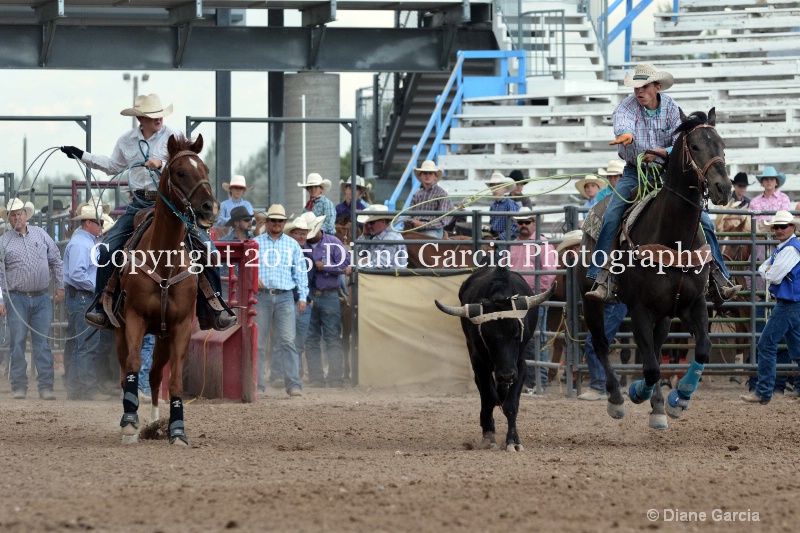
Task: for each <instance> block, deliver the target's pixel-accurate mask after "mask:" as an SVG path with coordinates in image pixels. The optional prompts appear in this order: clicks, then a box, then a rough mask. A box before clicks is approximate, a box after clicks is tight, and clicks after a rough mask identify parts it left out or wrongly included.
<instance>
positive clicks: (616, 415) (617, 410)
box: [606, 402, 625, 420]
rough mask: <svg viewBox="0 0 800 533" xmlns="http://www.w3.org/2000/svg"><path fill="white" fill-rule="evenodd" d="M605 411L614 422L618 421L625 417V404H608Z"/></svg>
mask: <svg viewBox="0 0 800 533" xmlns="http://www.w3.org/2000/svg"><path fill="white" fill-rule="evenodd" d="M606 411H608V415H609V416H610V417H611V418H613V419H614V420H619V419H621V418H623V417H624V416H625V404H624V403H621V404H619V405H616V404H613V403H611V402H608V403H607V404H606Z"/></svg>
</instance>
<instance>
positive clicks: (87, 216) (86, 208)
mask: <svg viewBox="0 0 800 533" xmlns="http://www.w3.org/2000/svg"><path fill="white" fill-rule="evenodd" d="M102 216H103V212H102V211H101V210H100V209H98V208H97V207H96V206H93V205H90V204H87V203H84V204H81V208H80V209H78V214H77V215H76V216H74V217H72V220H100V219H101V218H102Z"/></svg>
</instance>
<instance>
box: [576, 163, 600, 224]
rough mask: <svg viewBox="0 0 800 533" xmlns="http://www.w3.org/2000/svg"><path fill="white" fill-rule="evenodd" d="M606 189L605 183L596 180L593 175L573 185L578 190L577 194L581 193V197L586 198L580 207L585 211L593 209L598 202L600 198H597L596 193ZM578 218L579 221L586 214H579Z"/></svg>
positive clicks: (586, 176)
mask: <svg viewBox="0 0 800 533" xmlns="http://www.w3.org/2000/svg"><path fill="white" fill-rule="evenodd" d="M606 187H607V183H606V181H605V180H603V179H601V178H598V177H597V176H595V175H594V174H587V175H585V176H584V177H583V179H582V180H578V181H577V182H576V183H575V188H576V189H578V192H579V193H581V196H583V197H584V198H586V202H584V204H583V205H582V206H581V207H584V208H587V209H591V208H592V207H594V206H595V205H596V204H597V202H599V201H600V198H598V197H597V195H598V193H599V192H600V190H601V189H605V188H606ZM580 218H581V220H583V219H585V218H586V213H581V217H580Z"/></svg>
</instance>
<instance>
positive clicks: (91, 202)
mask: <svg viewBox="0 0 800 533" xmlns="http://www.w3.org/2000/svg"><path fill="white" fill-rule="evenodd" d="M87 205H94V206H95V207H97V208H99V207H100V206H101V205H102V206H103V212H104V213H106V214H108V213H110V212H111V204H104V203H103V201H102V200H101V199H100V198H99V197H97V196H92V197H91V198H90V199H89V201H88V202H81V203H79V204H78V207H76V208H75V212H76V213H80V211H81V208H82V207H84V206H87ZM73 220H74V219H73Z"/></svg>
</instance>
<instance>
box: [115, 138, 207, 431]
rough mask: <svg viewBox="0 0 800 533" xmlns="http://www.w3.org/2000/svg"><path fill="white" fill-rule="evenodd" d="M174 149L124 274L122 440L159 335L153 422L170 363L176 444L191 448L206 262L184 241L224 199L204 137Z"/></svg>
mask: <svg viewBox="0 0 800 533" xmlns="http://www.w3.org/2000/svg"><path fill="white" fill-rule="evenodd" d="M167 148H168V153H169V156H168V157H169V159H168V161H167V164H166V166H165V168H164V170H163V172H162V173H161V180H160V182H159V184H158V191H159V197H158V199H157V200H156V204H155V210H154V213H153V221H152V224H151V225H150V227H149V228H148V229H147V230H146V231H145V232H144V233H143V235H142V237H141V240H140V241H139V243H138V245H137V246H136V249H135V251H131V252H129V253H128V254H129V257H128V263H127V265H126V266H125V267H124V268H123V269H122V274H121V276H120V282H119V283H120V289H121V291H122V294H123V295H124V296H123V298H124V303H123V305H122V310H121V312H120V317H121V318H122V319H123V321H122V322H121V325H120V327H118V328H117V356H118V358H119V364H120V368H121V371H122V375H123V382H122V388H123V390H124V393H125V396H124V399H123V401H122V405H123V408H124V414H123V415H122V421H121V422H120V425H121V426H122V442H123V443H134V442H136V441H137V439H138V431H139V415H138V414H137V411H138V408H139V401H138V374H139V370H140V368H141V365H142V358H141V355H140V352H141V348H142V337H144V335H145V334H147V333H152V334H155V335H157V338H156V346H155V350H154V351H153V366H152V368H151V370H150V388H151V390H152V391H153V395H152V402H153V403H152V416H151V421H157V420H158V392H159V390H160V388H161V373H162V370H163V368H164V366H165V365H166V364H167V363H169V364H170V367H169V369H170V376H169V396H170V398H169V400H170V401H169V405H170V408H169V442H170V444H175V443H177V444H179V445H184V446H185V445H188V439H187V438H186V434H185V432H184V427H183V400H182V399H181V396H182V395H183V362H184V358H185V357H186V352H187V349H188V347H189V340H190V337H191V335H192V317H193V312H194V309H195V302H196V300H197V275H198V274H199V272H200V270H199V269H200V268H202V267H201V266H200V265H198V264H196V261H197V260H198V259H197V257H190V252H189V251H188V250H187V246H186V245H185V244H184V243H185V241H186V237H187V233H188V231H189V230H188V228H189V227H190V226H194V225H197V226H199V227H200V228H208V227H211V225H212V224H213V223H214V221H216V219H217V217H218V216H219V204H218V203H217V200H216V198H214V193H213V192H212V189H211V184H210V183H209V181H208V167H206V165H205V163H203V161H202V159H200V157H199V156H198V155H197V154H199V153H200V151H201V150H202V149H203V137H202V135H198V137H197V140H196V141H195V142H194V143H192V142H191V141H190V140H187V139H184V138H180V139H176V138H175V136H172V137H170V139H169V142H168V144H167ZM191 255H195V254H191ZM142 257H143V258H144V260H143V261H142V260H141V258H142ZM190 260H193V261H195V263H194V264H193V263H192V261H190Z"/></svg>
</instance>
